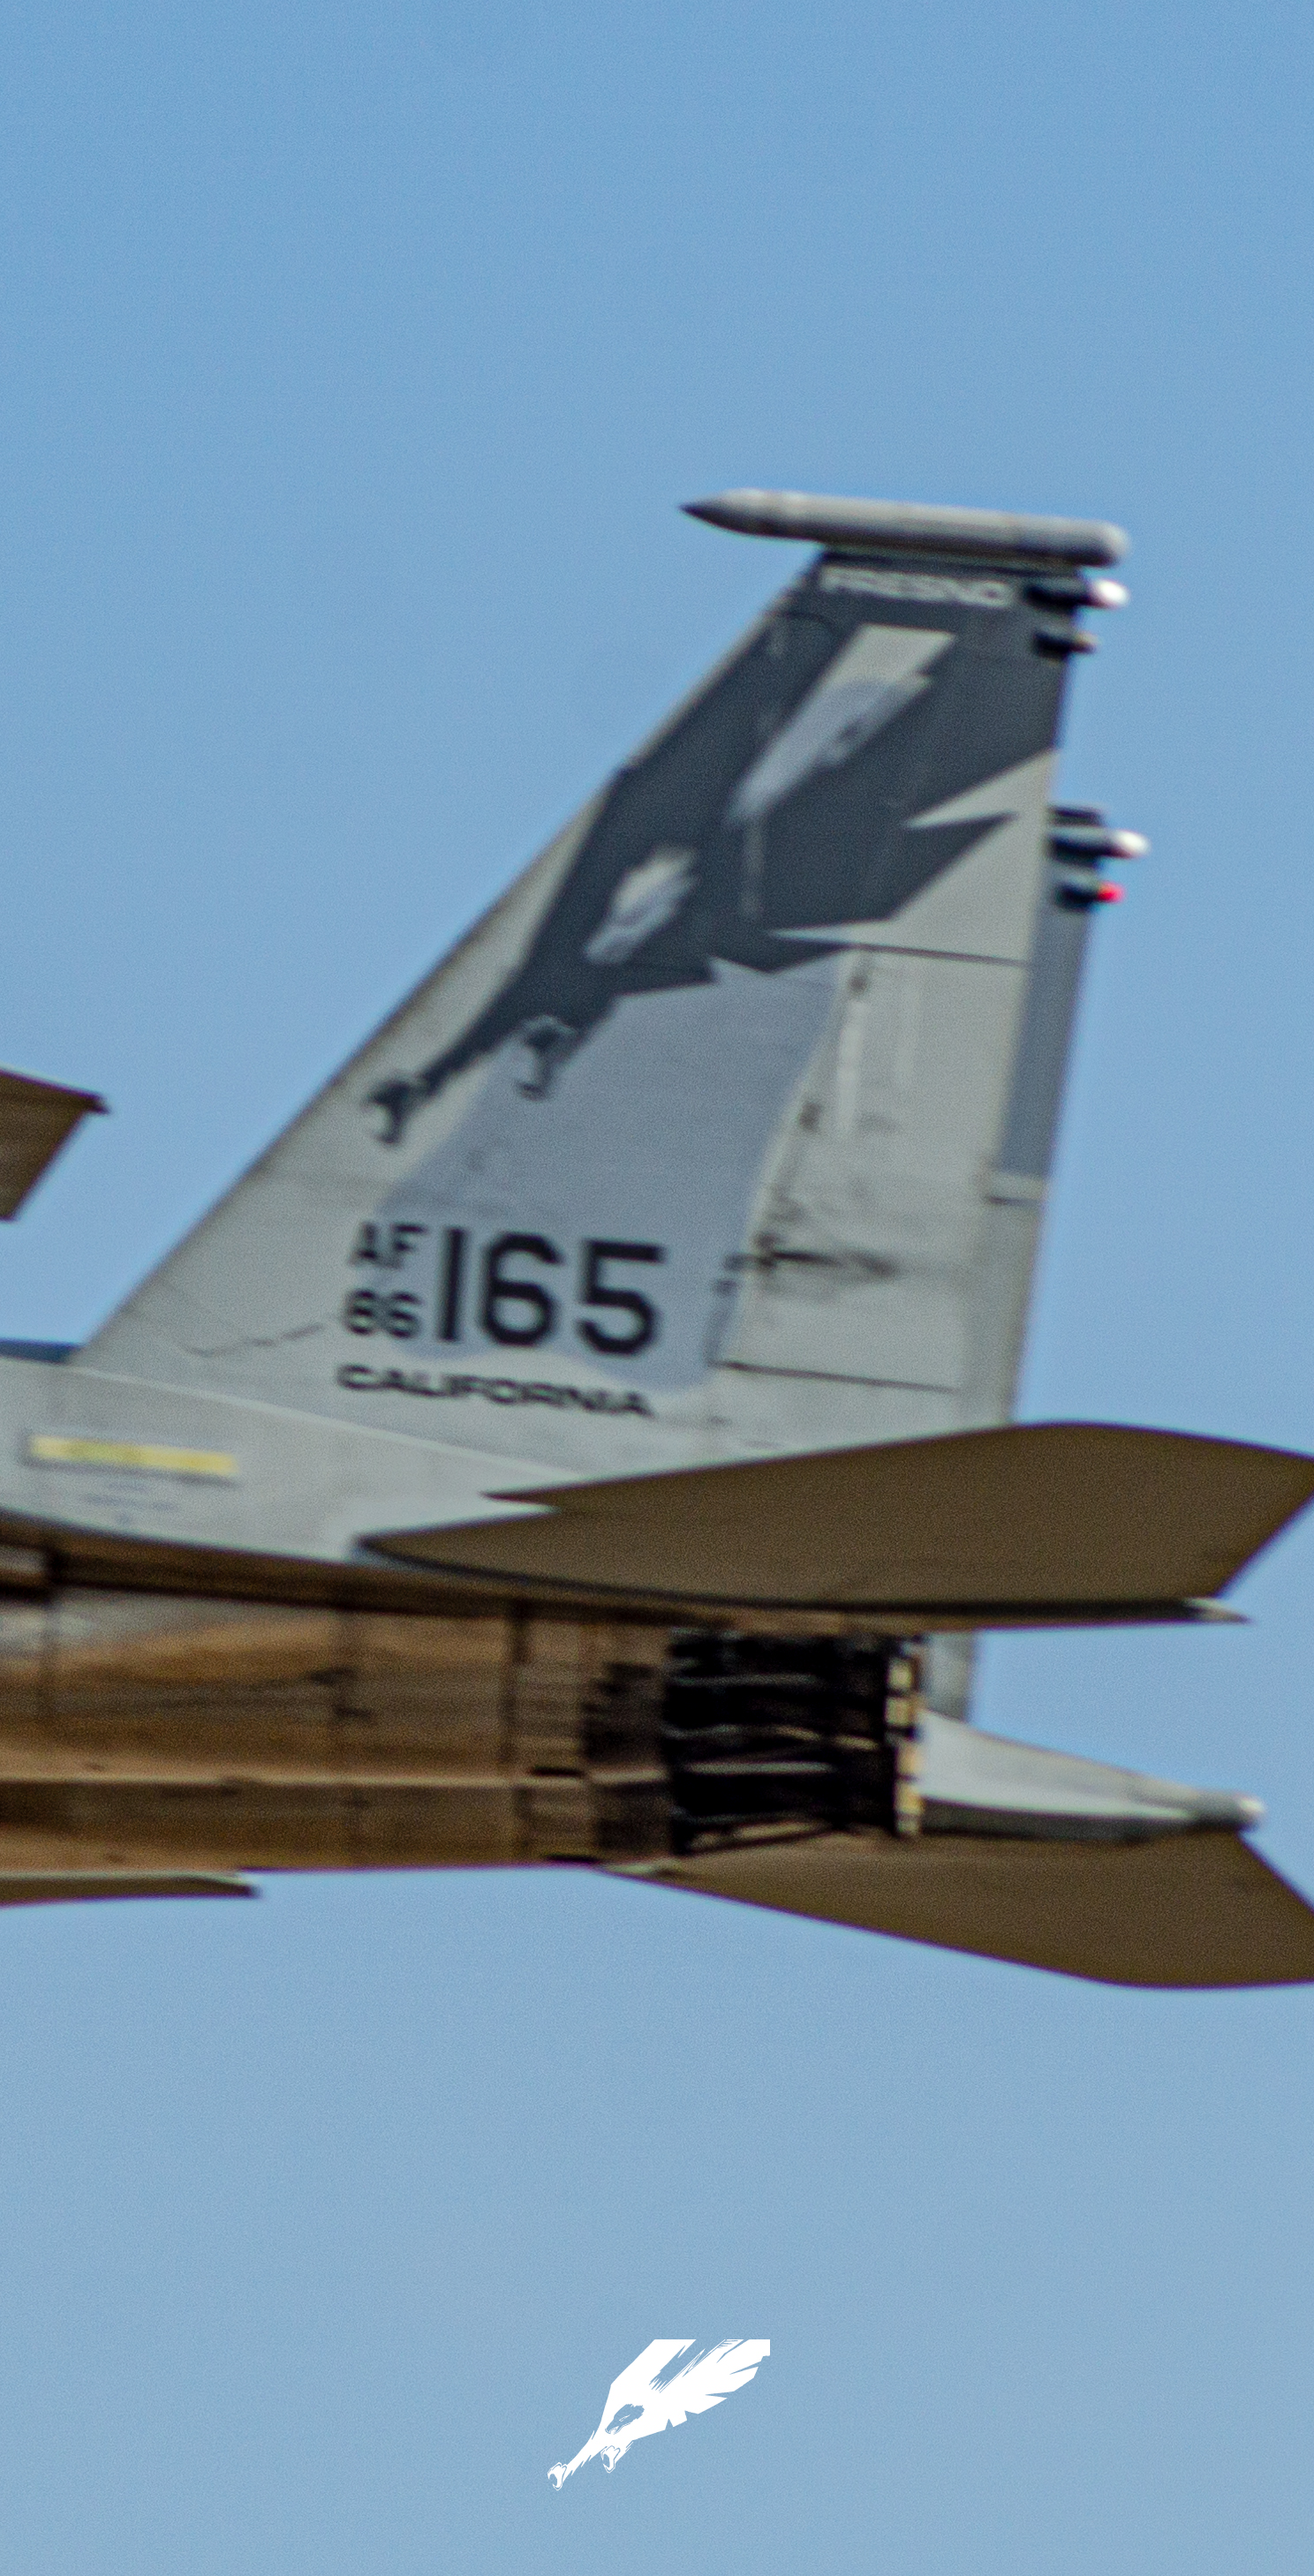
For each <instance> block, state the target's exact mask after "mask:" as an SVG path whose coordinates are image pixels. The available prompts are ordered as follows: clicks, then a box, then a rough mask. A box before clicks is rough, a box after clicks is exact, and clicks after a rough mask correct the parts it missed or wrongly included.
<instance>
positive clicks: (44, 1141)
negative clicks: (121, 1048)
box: [0, 1071, 105, 1217]
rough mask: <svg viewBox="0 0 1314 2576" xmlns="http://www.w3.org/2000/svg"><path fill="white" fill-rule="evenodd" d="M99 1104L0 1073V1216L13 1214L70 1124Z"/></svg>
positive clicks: (28, 1077)
mask: <svg viewBox="0 0 1314 2576" xmlns="http://www.w3.org/2000/svg"><path fill="white" fill-rule="evenodd" d="M104 1107H105V1103H104V1101H103V1100H102V1099H101V1098H100V1096H99V1094H98V1093H97V1092H94V1091H68V1090H66V1089H65V1088H64V1085H63V1084H62V1083H58V1082H38V1081H37V1080H36V1079H35V1077H34V1076H33V1075H32V1074H28V1073H5V1072H2V1071H0V1217H12V1216H17V1214H18V1211H19V1209H20V1208H21V1207H22V1205H23V1202H24V1200H25V1199H26V1198H27V1196H28V1194H29V1192H30V1191H31V1190H33V1189H35V1187H36V1184H37V1182H38V1181H39V1180H40V1178H41V1175H42V1173H43V1172H44V1171H46V1170H47V1169H48V1168H49V1166H50V1164H51V1163H53V1161H54V1159H55V1156H56V1154H57V1153H58V1152H59V1151H60V1148H61V1146H63V1145H66V1144H67V1142H68V1139H69V1137H70V1136H71V1135H72V1133H73V1130H74V1128H75V1127H77V1126H80V1124H81V1122H82V1120H83V1119H84V1118H86V1117H87V1116H89V1115H90V1114H91V1113H92V1112H93V1111H97V1110H103V1109H104Z"/></svg>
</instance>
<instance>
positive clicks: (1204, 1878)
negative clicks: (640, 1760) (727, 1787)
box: [661, 1832, 1314, 1987]
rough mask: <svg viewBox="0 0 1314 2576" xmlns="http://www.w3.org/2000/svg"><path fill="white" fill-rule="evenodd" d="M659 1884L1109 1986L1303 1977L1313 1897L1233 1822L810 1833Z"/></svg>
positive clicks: (696, 1865) (671, 1866) (721, 1856)
mask: <svg viewBox="0 0 1314 2576" xmlns="http://www.w3.org/2000/svg"><path fill="white" fill-rule="evenodd" d="M661 1877H662V1880H663V1882H665V1883H668V1884H671V1885H678V1886H683V1887H691V1888H698V1889H701V1890H703V1891H704V1892H705V1893H706V1894H708V1895H712V1896H732V1897H737V1898H739V1899H740V1900H742V1901H743V1902H745V1903H747V1904H750V1905H766V1906H771V1907H775V1908H777V1909H779V1910H780V1911H781V1912H783V1913H786V1914H807V1915H815V1916H820V1917H821V1918H822V1919H823V1920H824V1921H827V1922H831V1923H850V1924H853V1925H855V1926H857V1927H859V1928H862V1929H864V1930H866V1931H870V1932H889V1933H893V1934H894V1935H895V1936H896V1937H897V1938H898V1939H900V1940H905V1941H927V1942H933V1943H935V1944H936V1945H938V1946H939V1947H940V1948H942V1949H946V1950H967V1951H973V1952H975V1953H977V1954H978V1955H979V1956H981V1957H984V1958H988V1959H1011V1960H1015V1961H1016V1962H1017V1963H1018V1964H1019V1965H1020V1966H1024V1967H1031V1968H1053V1969H1057V1970H1059V1971H1060V1972H1061V1973H1062V1974H1064V1975H1066V1976H1070V1977H1092V1978H1095V1979H1098V1980H1099V1981H1101V1982H1102V1983H1104V1984H1107V1985H1115V1986H1179V1987H1182V1986H1196V1987H1199V1986H1288V1985H1305V1984H1309V1983H1311V1982H1314V1908H1312V1907H1310V1906H1309V1905H1307V1904H1306V1902H1305V1900H1304V1898H1303V1896H1300V1895H1298V1894H1297V1892H1296V1890H1295V1888H1294V1887H1289V1886H1288V1884H1287V1882H1286V1880H1285V1879H1284V1878H1280V1877H1279V1876H1278V1873H1277V1871H1276V1870H1274V1869H1270V1868H1269V1865H1268V1863H1267V1861H1264V1860H1261V1858H1260V1856H1259V1854H1258V1852H1256V1851H1252V1850H1251V1849H1250V1846H1249V1845H1248V1844H1247V1843H1244V1842H1241V1841H1239V1840H1238V1838H1237V1836H1236V1835H1235V1834H1230V1833H1219V1832H1195V1833H1176V1834H1168V1835H1165V1836H1163V1837H1162V1838H1160V1839H1156V1840H1154V1841H1149V1842H1126V1843H1113V1842H1076V1843H1074V1842H1009V1841H994V1840H976V1839H969V1838H967V1837H961V1836H958V1835H955V1834H931V1835H926V1836H924V1837H922V1836H919V1837H915V1838H913V1839H911V1840H909V1841H906V1842H896V1841H893V1840H891V1839H890V1838H888V1837H883V1836H879V1835H872V1836H870V1837H867V1836H859V1835H855V1834H824V1835H818V1836H816V1837H815V1838H813V1839H811V1840H799V1841H795V1842H788V1843H773V1844H761V1845H759V1846H758V1847H757V1848H756V1849H753V1848H747V1847H741V1848H740V1849H738V1850H735V1851H724V1852H716V1853H708V1854H703V1855H699V1856H698V1857H697V1858H694V1859H691V1860H688V1861H675V1862H670V1863H668V1864H666V1865H665V1866H664V1867H663V1869H662V1871H661Z"/></svg>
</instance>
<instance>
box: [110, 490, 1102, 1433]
mask: <svg viewBox="0 0 1314 2576" xmlns="http://www.w3.org/2000/svg"><path fill="white" fill-rule="evenodd" d="M698 509H699V511H700V513H701V515H702V516H703V517H705V518H710V519H714V520H719V522H720V523H721V524H722V525H725V526H729V527H736V528H753V529H755V530H757V531H758V532H760V533H766V534H769V535H773V536H777V537H782V536H783V537H793V538H798V537H806V538H812V539H815V540H816V541H817V542H818V544H819V546H820V549H821V550H820V552H819V553H818V554H817V555H816V556H815V557H814V558H813V559H812V560H811V561H810V562H809V563H807V564H806V565H805V566H804V568H803V569H802V570H801V571H800V572H799V573H798V575H797V577H796V578H794V579H792V580H791V581H790V583H789V585H788V586H787V588H786V589H785V590H784V591H783V592H782V594H781V595H780V596H779V597H778V598H777V599H776V600H775V602H774V603H773V604H772V605H771V607H770V608H769V609H768V610H767V611H766V613H765V615H764V616H763V617H762V618H761V619H759V621H758V622H757V623H756V624H755V625H754V627H753V628H752V629H751V631H750V632H749V633H748V635H747V636H745V637H744V638H743V640H742V641H741V642H740V643H739V644H738V645H736V646H735V647H734V649H733V650H732V651H731V652H730V653H729V654H728V656H727V657H726V659H725V660H724V661H723V662H722V663H721V664H720V665H719V666H718V667H717V668H716V669H715V670H714V671H713V672H712V673H711V675H710V676H709V678H708V679H707V680H706V681H705V683H704V684H703V685H702V686H701V687H700V688H699V689H697V690H696V691H695V692H694V694H693V695H692V697H691V698H690V699H688V700H687V701H686V702H685V703H684V704H683V705H682V706H680V707H679V708H677V710H676V711H675V713H674V714H673V715H672V716H671V717H670V718H669V719H668V721H667V722H666V723H665V724H664V725H663V726H662V727H661V728H660V729H659V731H658V732H657V733H656V734H655V735H654V736H653V737H652V739H651V740H650V741H649V742H648V743H647V744H646V745H645V746H644V747H643V748H642V749H641V750H640V751H639V752H638V753H637V754H636V755H635V756H634V758H633V759H632V760H630V761H628V762H627V763H626V764H625V765H624V767H622V768H621V769H620V770H619V771H618V772H617V774H616V775H615V777H614V778H612V779H611V780H610V781H609V783H608V784H607V785H606V786H605V787H604V788H603V789H602V791H601V792H600V794H599V795H598V796H597V797H596V798H594V799H593V801H592V802H591V803H590V804H588V805H587V806H586V807H585V808H584V810H583V811H582V812H581V813H580V814H579V815H578V816H577V817H576V819H575V821H574V822H573V823H571V824H570V825H569V826H568V828H567V829H566V830H565V831H564V832H562V833H561V834H560V835H559V836H558V838H557V839H556V840H555V841H553V842H552V843H551V845H550V846H549V848H548V849H547V850H546V851H545V852H544V854H543V855H542V857H540V858H539V859H538V860H536V861H535V863H534V864H533V866H532V867H530V868H529V869H528V870H527V872H526V873H525V875H524V876H522V877H521V879H520V880H519V882H518V883H517V884H516V885H514V886H513V887H512V889H511V891H510V892H509V893H508V894H507V895H506V897H505V898H504V899H503V901H502V902H501V903H500V904H498V905H497V906H495V907H494V909H493V911H492V912H490V913H489V914H488V915H487V917H486V918H485V919H484V920H483V921H482V922H481V923H480V924H479V925H478V926H477V928H476V929H474V930H473V931H472V932H471V933H470V935H469V937H468V938H467V939H465V940H464V941H463V942H462V944H461V945H460V946H459V947H458V948H457V949H456V951H455V952H454V953H453V955H452V956H450V957H449V958H448V959H447V960H446V961H445V963H444V964H443V965H441V966H440V967H439V968H438V969H437V971H436V972H435V973H434V974H432V975H431V976H430V977H429V978H428V979H427V980H426V981H425V982H424V983H423V984H422V985H421V986H420V987H419V989H418V990H417V992H416V993H415V994H414V995H413V996H412V998H411V999H410V1000H409V1001H408V1002H407V1003H406V1004H405V1005H404V1006H403V1007H402V1009H401V1010H400V1011H399V1012H398V1013H397V1014H396V1015H395V1016H394V1017H393V1018H392V1019H391V1020H389V1021H388V1022H387V1024H386V1025H385V1026H384V1027H383V1028H382V1029H381V1030H380V1031H379V1033H378V1034H377V1035H376V1036H375V1037H374V1038H372V1039H371V1040H370V1041H369V1043H368V1044H367V1045H366V1046H365V1047H364V1048H363V1049H362V1051H361V1052H360V1054H359V1055H357V1056H356V1057H355V1058H354V1059H353V1060H352V1062H351V1063H350V1064H348V1065H347V1066H346V1067H345V1069H344V1070H343V1071H342V1073H340V1074H339V1075H338V1076H337V1078H336V1079H335V1080H334V1081H333V1082H332V1083H331V1084H330V1085H329V1086H328V1088H327V1090H326V1091H325V1092H323V1093H322V1094H321V1095H320V1097H319V1098H318V1099H317V1100H316V1101H314V1102H313V1103H312V1104H311V1106H310V1108H309V1109H308V1110H307V1111H306V1112H305V1113H304V1114H303V1115H302V1117H301V1118H299V1119H298V1120H297V1121H296V1122H295V1123H294V1125H293V1126H292V1127H291V1128H290V1129H289V1130H288V1131H287V1132H286V1134H284V1135H283V1136H282V1137H281V1138H279V1140H278V1141H277V1142H276V1143H275V1144H274V1145H273V1146H272V1147H271V1148H270V1150H269V1152H268V1153H266V1154H265V1155H264V1157H263V1158H262V1159H261V1161H259V1162H258V1163H257V1164H256V1165H255V1166H254V1168H253V1169H252V1170H251V1171H250V1172H249V1173H248V1174H247V1175H246V1177H245V1178H244V1179H243V1180H242V1181H240V1182H239V1183H238V1185H237V1186H236V1188H235V1189H234V1190H232V1191H231V1192H230V1193H229V1195H228V1196H227V1197H226V1198H225V1199H224V1200H223V1201H222V1202H221V1203H220V1204H219V1206H218V1207H217V1208H215V1209H214V1211H213V1212H212V1213H211V1214H210V1215H209V1216H208V1217H207V1218H206V1219H205V1220H204V1221H203V1222H202V1224H201V1225H200V1226H199V1227H198V1228H197V1229H196V1230H195V1232H194V1233H193V1234H192V1235H190V1236H189V1237H188V1238H187V1240H186V1241H185V1242H184V1243H183V1244H182V1245H181V1246H180V1247H179V1248H178V1249H177V1250H176V1251H175V1252H174V1253H173V1254H171V1255H170V1257H169V1258H168V1259H167V1260H166V1261H165V1262H164V1263H163V1265H162V1266H161V1268H160V1269H159V1270H157V1271H156V1272H155V1273H154V1275H153V1276H152V1277H151V1278H150V1279H148V1280H147V1281H146V1282H145V1284H144V1285H143V1286H142V1287H141V1288H139V1289H138V1290H137V1291H136V1292H135V1293H134V1295H133V1296H131V1297H130V1298H129V1299H128V1301H127V1303H126V1304H125V1305H124V1306H123V1307H122V1308H121V1309H120V1311H119V1312H118V1313H117V1314H116V1315H115V1316H114V1317H113V1318H112V1319H111V1320H110V1321H109V1323H108V1324H107V1325H106V1326H105V1327H104V1328H103V1330H102V1331H101V1332H100V1333H99V1334H98V1335H97V1337H96V1339H95V1340H94V1341H93V1342H92V1343H91V1344H90V1345H89V1346H88V1348H87V1349H86V1351H85V1352H84V1353H83V1354H82V1355H81V1365H83V1366H85V1367H91V1368H94V1369H97V1370H108V1371H111V1372H113V1373H114V1374H115V1375H118V1376H125V1375H126V1376H129V1377H136V1378H145V1379H150V1380H153V1381H156V1382H161V1381H162V1382H165V1383H167V1384H169V1385H170V1386H173V1387H178V1388H192V1389H202V1390H205V1391H207V1392H222V1393H229V1394H237V1395H242V1396H248V1397H253V1398H257V1399H262V1400H265V1401H270V1402H274V1403H277V1404H279V1405H282V1406H291V1407H293V1408H296V1409H298V1410H301V1411H313V1412H315V1413H318V1414H321V1415H322V1414H329V1415H333V1416H336V1417H338V1418H340V1419H346V1420H349V1421H352V1422H356V1423H360V1424H362V1425H365V1426H368V1427H370V1428H377V1429H386V1430H390V1431H401V1432H404V1433H407V1434H409V1435H411V1436H418V1437H419V1438H420V1439H422V1440H433V1439H441V1440H443V1441H445V1442H448V1443H456V1444H458V1445H462V1446H466V1447H469V1448H479V1449H484V1450H488V1451H491V1452H494V1453H498V1454H502V1455H506V1456H508V1457H514V1458H516V1459H519V1460H523V1459H525V1458H529V1459H531V1460H532V1459H541V1460H542V1461H543V1463H544V1465H545V1466H546V1467H548V1468H552V1469H557V1470H560V1471H561V1472H562V1473H563V1474H580V1473H585V1474H592V1475H595V1476H605V1475H611V1474H616V1473H624V1472H631V1473H633V1472H638V1471H641V1470H644V1469H648V1468H655V1467H661V1466H672V1465H677V1464H699V1463H703V1462H710V1461H712V1460H713V1459H716V1458H725V1457H734V1456H736V1455H737V1456H741V1457H742V1456H748V1455H756V1456H761V1455H764V1454H768V1455H769V1454H780V1453H784V1452H790V1451H797V1450H803V1449H817V1448H830V1447H836V1446H840V1445H843V1444H847V1443H856V1442H868V1443H871V1442H879V1441H887V1440H900V1439H908V1438H913V1437H918V1436H922V1435H924V1434H926V1433H931V1432H948V1431H955V1430H960V1429H963V1428H966V1427H968V1426H969V1425H972V1424H980V1423H991V1422H998V1421H1001V1420H1003V1419H1004V1418H1006V1416H1007V1414H1008V1412H1009V1410H1010V1405H1011V1398H1012V1391H1013V1383H1014V1376H1015V1371H1016V1364H1017V1357H1018V1350H1019V1344H1020V1337H1021V1332H1022V1326H1023V1319H1024V1312H1025V1305H1026V1296H1027V1289H1028V1283H1029V1279H1030V1274H1031V1266H1032V1259H1033V1254H1034V1250H1035V1243H1036V1234H1037V1228H1038V1225H1039V1222H1040V1216H1041V1211H1042V1207H1043V1202H1044V1196H1045V1187H1046V1176H1047V1173H1048V1169H1049V1163H1050V1156H1051V1148H1052V1141H1053V1133H1054V1126H1055V1119H1056V1115H1057V1108H1058V1101H1059V1094H1060V1089H1061V1084H1062V1077H1063V1069H1064V1063H1065V1059H1066V1053H1067V1045H1068V1036H1069V1030H1070V1025H1071V1018H1072V1010H1073V1003H1074V998H1075V993H1076V985H1077V977H1078V973H1079V969H1080V963H1081V956H1082V951H1083V946H1084V943H1085V939H1086V935H1087V930H1088V926H1089V922H1090V919H1091V917H1092V914H1093V913H1094V911H1095V910H1096V909H1097V908H1098V906H1099V905H1100V903H1101V901H1102V900H1103V899H1104V898H1105V897H1106V896H1107V895H1108V894H1110V893H1111V892H1112V891H1113V889H1112V888H1110V887H1109V886H1108V885H1107V884H1105V883H1104V881H1103V875H1102V871H1103V868H1104V864H1105V861H1106V860H1107V859H1108V858H1109V857H1111V856H1112V857H1118V856H1125V855H1128V854H1129V852H1130V851H1131V849H1132V848H1133V846H1139V845H1135V844H1134V836H1128V835H1125V834H1118V833H1111V832H1110V831H1109V830H1108V829H1107V828H1106V826H1105V825H1104V822H1103V819H1102V817H1101V816H1100V815H1098V814H1096V813H1093V812H1091V811H1090V810H1088V809H1083V810H1082V812H1080V813H1076V812H1074V811H1072V810H1069V809H1067V808H1063V807H1056V806H1055V805H1053V803H1052V801H1051V800H1052V795H1053V787H1052V775H1051V773H1052V767H1053V757H1054V747H1055V743H1056V739H1057V733H1058V726H1059V720H1060V713H1061V708H1062V702H1063V696H1064V688H1065V683H1066V678H1067V673H1068V669H1069V666H1070V664H1071V662H1072V661H1073V659H1074V658H1075V657H1076V656H1078V655H1079V654H1080V653H1081V652H1083V651H1085V650H1088V649H1090V645H1091V638H1090V636H1089V635H1088V634H1087V633H1086V632H1085V631H1084V630H1083V625H1082V618H1083V613H1084V611H1085V610H1086V609H1088V608H1091V607H1100V606H1105V605H1109V604H1112V601H1113V598H1114V595H1115V593H1116V592H1117V586H1116V585H1115V584H1111V583H1110V582H1109V581H1108V580H1107V578H1106V577H1104V576H1102V575H1100V576H1098V577H1094V576H1092V574H1091V573H1090V571H1089V570H1088V569H1087V567H1089V566H1103V565H1107V564H1108V563H1109V562H1110V561H1112V560H1113V559H1114V558H1115V557H1116V555H1117V554H1118V553H1119V552H1120V550H1121V547H1122V544H1123V542H1124V540H1123V539H1122V538H1121V537H1120V535H1119V532H1118V531H1117V530H1114V529H1110V528H1108V527H1107V526H1105V525H1104V524H1103V523H1101V522H1083V521H1071V520H1058V519H1054V520H1050V519H1021V518H1004V517H1001V516H999V515H998V514H995V513H990V512H973V511H955V510H938V509H930V508H928V509H909V508H907V507H899V506H894V505H890V504H884V503H871V502H862V503H853V502H837V501H831V500H824V501H818V500H808V499H806V497H804V496H798V495H788V494H786V495H771V494H761V493H756V494H748V495H744V494H729V495H723V496H722V497H721V499H720V501H718V502H716V503H708V504H699V505H698ZM1117 595H1118V596H1121V594H1120V593H1118V594H1117ZM386 873H387V862H386V853H380V854H378V856H377V858H376V860H375V862H374V864H373V866H372V868H371V872H370V874H371V882H372V883H373V884H375V885H382V884H385V883H386Z"/></svg>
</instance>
